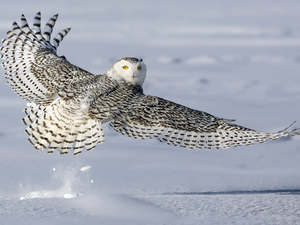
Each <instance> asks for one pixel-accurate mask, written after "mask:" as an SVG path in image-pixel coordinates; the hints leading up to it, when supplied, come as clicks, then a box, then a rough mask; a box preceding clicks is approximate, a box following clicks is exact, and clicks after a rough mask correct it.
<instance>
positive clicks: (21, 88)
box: [0, 13, 95, 104]
mask: <svg viewBox="0 0 300 225" xmlns="http://www.w3.org/2000/svg"><path fill="white" fill-rule="evenodd" d="M57 17H58V14H56V15H54V16H53V17H51V18H50V20H49V21H48V22H47V24H46V26H45V29H44V32H43V33H41V14H40V13H37V15H36V16H35V18H34V24H33V28H32V29H31V28H30V27H29V25H28V23H27V21H26V18H25V16H24V15H22V17H21V26H19V25H18V24H17V23H16V22H14V23H13V26H12V30H9V31H7V39H4V40H2V44H3V47H1V49H0V50H1V52H2V53H3V54H2V55H1V58H2V59H4V60H5V62H3V63H2V67H3V68H4V71H5V74H6V77H5V78H6V79H7V83H8V84H9V85H10V86H11V88H12V89H13V90H14V91H15V92H16V93H17V94H18V95H19V96H21V97H22V98H23V99H25V100H27V101H29V102H35V103H39V104H50V103H51V102H52V101H53V100H54V98H55V96H57V94H58V92H59V91H60V92H61V91H63V90H61V89H62V88H64V87H66V86H68V85H69V84H70V83H76V82H78V81H83V82H84V81H89V80H93V79H95V78H94V75H93V74H91V73H89V72H87V71H85V70H83V69H81V68H79V67H77V66H74V65H72V64H71V63H69V62H68V61H67V60H66V58H65V57H64V56H60V57H59V56H58V55H57V52H56V49H57V47H58V45H59V43H60V42H61V41H62V40H63V38H64V37H65V36H66V35H67V34H68V32H69V31H70V29H71V28H67V29H64V30H63V31H61V32H59V33H58V34H57V35H56V37H55V38H54V39H53V42H52V43H51V40H50V38H51V33H52V30H53V27H54V25H55V22H56V20H57Z"/></svg>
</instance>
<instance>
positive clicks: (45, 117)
mask: <svg viewBox="0 0 300 225" xmlns="http://www.w3.org/2000/svg"><path fill="white" fill-rule="evenodd" d="M57 17H58V15H54V16H53V17H51V18H50V20H49V21H48V22H47V24H46V25H45V29H44V31H43V32H42V31H41V14H40V13H37V14H36V16H35V18H34V22H33V27H32V28H30V27H29V26H28V23H27V21H26V18H25V17H24V15H22V17H21V23H20V25H18V24H17V23H16V22H14V23H13V27H12V30H9V31H8V32H7V39H4V40H2V44H3V47H1V51H2V55H1V58H2V59H3V60H4V62H2V66H3V68H4V71H5V74H6V77H5V78H6V79H7V83H8V84H9V85H10V86H11V88H12V89H13V90H14V91H15V92H16V93H17V94H18V95H19V96H20V97H22V98H23V99H25V100H27V101H28V102H29V103H27V108H26V109H24V112H25V114H26V116H25V117H24V118H23V122H24V124H26V125H28V127H27V129H26V133H27V134H28V135H29V138H28V140H29V142H30V143H31V144H33V145H34V147H35V148H36V149H42V150H43V149H48V152H49V153H52V152H53V151H54V150H58V151H59V152H60V153H61V154H66V153H68V151H69V150H71V149H73V151H74V154H75V155H76V154H78V153H80V152H82V150H83V148H84V147H85V148H86V149H87V150H91V149H93V148H95V147H96V145H97V144H101V143H103V142H104V131H103V128H102V124H103V123H106V122H109V124H110V126H111V127H112V128H113V129H114V130H115V131H117V132H119V133H121V134H123V135H126V136H128V137H132V138H137V139H144V138H153V139H157V140H159V141H161V142H165V143H167V144H169V145H174V146H180V147H184V148H191V149H193V148H199V149H201V148H207V149H212V148H217V149H218V148H228V147H231V146H233V147H237V146H241V145H252V144H253V143H254V142H258V143H262V142H266V141H267V140H273V139H278V138H279V137H287V136H293V135H299V134H300V131H299V129H294V130H292V131H286V129H285V130H283V131H279V132H277V133H265V132H258V131H255V130H253V129H249V128H245V127H242V126H239V125H236V124H233V123H231V121H230V120H226V119H222V118H218V117H215V116H213V115H211V114H208V113H206V112H203V111H199V110H194V109H190V108H188V107H185V106H183V105H180V104H176V103H174V102H171V101H168V100H165V99H162V98H159V97H155V96H149V95H145V94H144V93H143V88H142V85H143V83H144V80H145V77H146V70H147V69H146V65H145V63H144V62H143V60H142V59H137V58H131V57H125V58H122V59H120V60H118V61H117V62H116V63H115V64H114V65H113V66H112V67H111V68H110V69H109V70H108V71H107V72H106V73H105V74H103V75H93V74H92V73H90V72H88V71H86V70H83V69H81V68H79V67H77V66H75V65H73V64H71V63H70V62H69V61H68V60H67V59H66V57H64V56H58V55H57V47H58V46H59V44H60V42H61V41H62V40H63V38H64V37H65V36H66V35H67V34H68V32H69V31H70V28H67V29H64V30H63V31H61V32H60V33H58V34H57V35H56V36H55V37H54V38H53V39H52V41H51V34H52V30H53V27H54V25H55V22H56V20H57Z"/></svg>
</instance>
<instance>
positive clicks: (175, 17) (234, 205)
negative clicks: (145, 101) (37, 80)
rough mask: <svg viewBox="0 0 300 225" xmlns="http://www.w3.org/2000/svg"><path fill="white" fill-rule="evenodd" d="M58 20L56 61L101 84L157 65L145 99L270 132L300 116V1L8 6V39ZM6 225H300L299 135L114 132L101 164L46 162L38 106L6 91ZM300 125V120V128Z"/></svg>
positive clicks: (0, 194)
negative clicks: (119, 72)
mask: <svg viewBox="0 0 300 225" xmlns="http://www.w3.org/2000/svg"><path fill="white" fill-rule="evenodd" d="M38 11H41V12H42V21H43V22H46V21H47V19H48V18H49V17H50V16H52V15H53V14H55V13H57V12H58V13H59V14H60V15H59V18H58V21H57V24H56V27H55V30H54V32H59V31H61V30H62V29H64V28H67V27H72V30H71V32H70V33H69V34H68V36H67V37H66V38H65V39H64V41H63V42H62V43H61V45H60V47H59V49H58V54H60V55H65V56H66V57H67V58H68V60H69V61H70V62H72V63H74V64H75V65H78V66H80V67H82V68H84V69H87V70H89V71H91V72H93V73H95V74H99V73H103V72H105V71H107V70H108V69H109V68H110V66H111V65H112V64H113V63H114V62H115V61H116V60H118V59H119V58H121V57H124V56H134V57H141V58H143V59H144V62H145V63H146V64H147V69H148V73H147V78H146V81H145V84H144V91H145V93H147V94H151V95H156V96H160V97H163V98H166V99H169V100H172V101H175V102H178V103H181V104H184V105H187V106H189V107H191V108H195V109H199V110H204V111H206V112H209V113H211V114H213V115H216V116H219V117H224V118H230V119H236V120H237V123H238V124H240V125H243V126H246V127H250V128H254V129H257V130H261V131H268V132H272V131H279V130H281V129H283V128H285V127H286V126H288V125H289V124H291V123H292V122H293V121H294V120H297V119H298V120H299V118H300V107H299V105H298V102H299V100H300V89H299V82H300V77H299V65H300V64H299V59H300V54H299V49H300V30H299V21H300V2H299V1H297V0H289V1H281V0H265V1H259V0H252V1H238V0H228V1H222V0H216V1H199V0H194V1H192V0H191V1H181V0H178V1H170V0H166V1H158V0H152V1H133V0H128V1H125V2H124V1H120V0H113V1H106V2H100V1H95V0H86V1H84V3H81V2H80V1H73V2H72V4H70V1H57V0H53V1H51V2H49V1H35V0H28V1H26V2H24V1H20V0H18V1H9V2H6V3H5V7H1V8H0V12H1V13H0V37H1V38H4V37H5V32H6V30H7V29H9V28H10V27H11V23H12V22H13V21H17V22H18V21H19V18H20V16H21V14H22V13H24V14H25V16H26V17H27V19H28V21H29V22H30V23H31V22H32V19H33V17H34V15H35V13H36V12H38ZM0 85H1V88H0V122H1V124H2V125H1V127H0V141H1V159H0V160H1V163H0V171H1V176H0V222H1V224H11V225H15V224H33V225H34V224H63V223H67V224H83V223H85V224H130V225H132V224H155V225H156V224H172V225H173V224H186V225H187V224H300V199H299V196H300V195H299V193H300V173H299V171H300V163H299V161H300V148H299V143H300V137H292V138H285V139H281V140H277V141H271V142H268V143H266V144H256V145H254V146H251V147H240V148H232V149H226V150H210V151H209V150H185V149H180V148H176V147H170V146H167V145H162V144H161V143H158V142H155V141H153V140H143V141H142V140H133V139H129V138H127V137H123V136H121V135H119V134H117V133H116V132H114V131H113V130H112V129H111V128H110V127H109V126H108V125H107V124H105V125H104V129H105V135H106V141H105V143H104V144H102V145H99V146H97V147H96V149H95V150H93V151H91V152H83V153H82V154H80V155H78V156H73V155H72V154H69V155H64V156H61V155H59V154H58V153H57V152H55V153H54V154H47V153H46V152H39V151H36V150H35V149H34V148H33V147H32V146H31V144H29V143H28V141H27V136H26V134H24V130H25V126H24V125H23V124H22V123H21V122H20V121H21V119H22V118H23V113H22V110H23V108H25V106H26V103H25V102H24V101H22V100H21V99H19V98H18V97H17V96H16V95H15V94H14V93H13V92H12V91H11V90H10V88H9V86H7V85H5V80H4V79H0ZM297 126H298V127H299V126H300V123H299V122H297V123H296V124H294V125H293V127H297Z"/></svg>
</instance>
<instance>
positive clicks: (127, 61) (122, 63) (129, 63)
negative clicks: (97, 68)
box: [107, 57, 147, 86]
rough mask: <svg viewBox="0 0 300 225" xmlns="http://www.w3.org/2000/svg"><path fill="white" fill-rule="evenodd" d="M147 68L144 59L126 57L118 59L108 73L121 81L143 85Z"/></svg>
mask: <svg viewBox="0 0 300 225" xmlns="http://www.w3.org/2000/svg"><path fill="white" fill-rule="evenodd" d="M146 72H147V68H146V65H145V63H144V62H143V60H142V59H136V58H130V57H125V58H122V59H120V60H118V61H117V62H116V63H115V64H114V65H113V66H112V67H111V68H110V69H109V71H108V72H107V75H108V76H110V77H112V78H114V79H116V80H117V81H120V82H126V83H130V84H133V85H136V84H137V85H140V86H142V85H143V83H144V80H145V78H146Z"/></svg>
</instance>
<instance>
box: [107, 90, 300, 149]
mask: <svg viewBox="0 0 300 225" xmlns="http://www.w3.org/2000/svg"><path fill="white" fill-rule="evenodd" d="M132 106H133V107H130V108H123V109H120V110H119V111H118V112H117V113H115V116H114V119H113V120H112V121H111V122H110V125H111V126H112V127H113V128H114V129H115V130H116V131H117V132H119V133H121V134H123V135H126V136H128V137H131V138H135V139H145V138H153V139H157V140H158V141H160V142H164V143H167V144H168V145H173V146H179V147H183V148H189V149H194V148H198V149H202V148H206V149H219V148H224V149H225V148H229V147H239V146H242V145H253V143H255V142H256V143H264V142H266V141H267V140H274V139H278V138H280V137H287V136H294V135H299V129H294V130H291V131H286V129H285V130H283V131H279V132H277V133H265V132H258V131H255V130H253V129H249V128H246V127H242V126H239V125H236V124H233V123H231V121H230V120H227V119H222V118H218V117H215V116H213V115H211V114H208V113H206V112H203V111H198V110H194V109H190V108H188V107H185V106H183V105H180V104H176V103H174V102H171V101H168V100H165V99H162V98H159V97H154V96H147V95H143V96H141V97H140V99H139V101H135V103H133V104H132Z"/></svg>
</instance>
